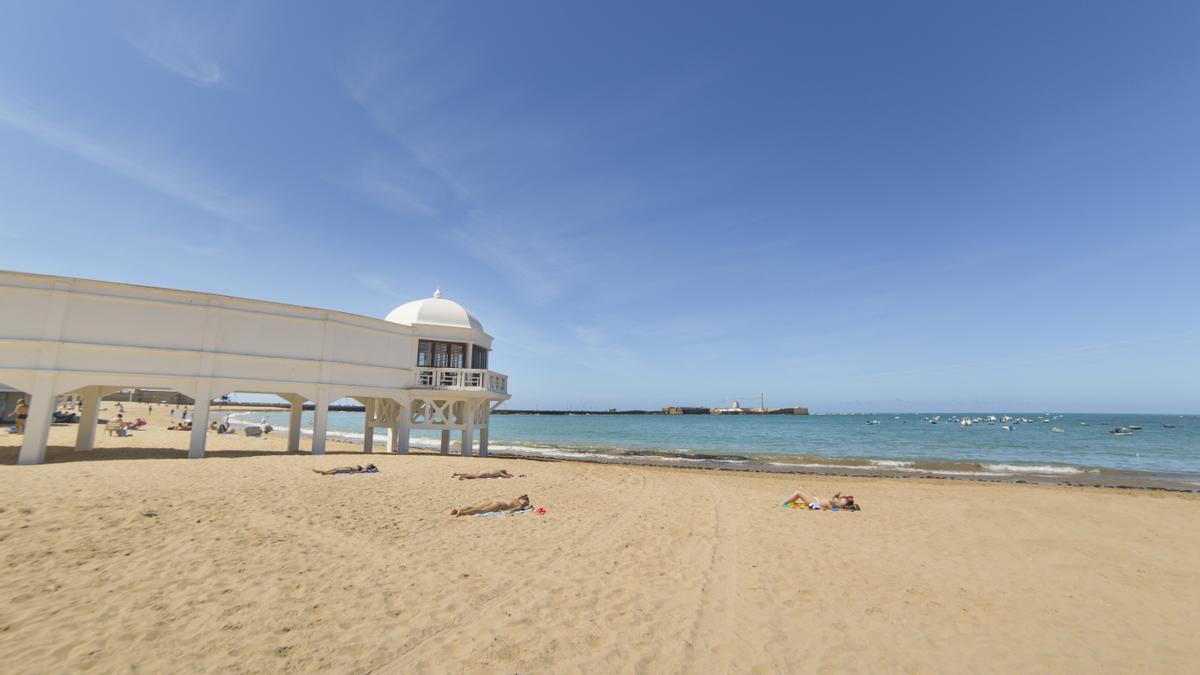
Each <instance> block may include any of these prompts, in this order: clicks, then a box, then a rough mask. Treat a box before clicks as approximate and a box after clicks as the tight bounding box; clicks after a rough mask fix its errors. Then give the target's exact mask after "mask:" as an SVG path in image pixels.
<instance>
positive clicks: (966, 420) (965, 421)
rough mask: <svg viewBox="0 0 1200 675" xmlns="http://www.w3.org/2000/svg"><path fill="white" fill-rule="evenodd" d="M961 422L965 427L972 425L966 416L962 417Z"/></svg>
mask: <svg viewBox="0 0 1200 675" xmlns="http://www.w3.org/2000/svg"><path fill="white" fill-rule="evenodd" d="M959 424H961V425H962V426H964V427H969V426H971V420H969V419H967V418H965V417H964V418H962V421H961V422H959Z"/></svg>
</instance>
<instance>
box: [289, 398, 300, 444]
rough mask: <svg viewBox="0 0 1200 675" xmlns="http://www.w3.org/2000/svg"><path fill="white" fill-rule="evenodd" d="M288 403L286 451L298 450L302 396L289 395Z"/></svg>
mask: <svg viewBox="0 0 1200 675" xmlns="http://www.w3.org/2000/svg"><path fill="white" fill-rule="evenodd" d="M288 403H290V404H292V405H291V408H290V409H289V410H288V444H287V451H288V452H300V423H301V422H302V421H303V417H302V416H303V415H304V397H303V396H291V397H289V398H288Z"/></svg>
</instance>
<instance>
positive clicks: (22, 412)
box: [15, 398, 29, 434]
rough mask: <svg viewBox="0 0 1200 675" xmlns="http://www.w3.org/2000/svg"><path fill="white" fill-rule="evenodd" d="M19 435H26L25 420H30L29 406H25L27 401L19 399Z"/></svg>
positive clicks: (17, 411)
mask: <svg viewBox="0 0 1200 675" xmlns="http://www.w3.org/2000/svg"><path fill="white" fill-rule="evenodd" d="M15 412H16V414H17V433H18V434H23V433H25V420H26V419H28V418H29V406H27V405H25V399H23V398H22V399H17V409H16V411H15Z"/></svg>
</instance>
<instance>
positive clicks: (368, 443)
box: [363, 398, 375, 452]
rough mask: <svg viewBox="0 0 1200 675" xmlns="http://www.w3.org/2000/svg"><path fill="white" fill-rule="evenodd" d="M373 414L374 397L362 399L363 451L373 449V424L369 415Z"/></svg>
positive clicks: (371, 450)
mask: <svg viewBox="0 0 1200 675" xmlns="http://www.w3.org/2000/svg"><path fill="white" fill-rule="evenodd" d="M374 414H375V399H373V398H366V399H363V452H373V451H374V450H375V426H374V425H373V424H371V416H372V415H374Z"/></svg>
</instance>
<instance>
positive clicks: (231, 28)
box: [125, 4, 246, 87]
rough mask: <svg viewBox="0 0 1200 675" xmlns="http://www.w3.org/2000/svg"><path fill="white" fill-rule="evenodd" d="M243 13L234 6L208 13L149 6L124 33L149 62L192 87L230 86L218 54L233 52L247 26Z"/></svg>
mask: <svg viewBox="0 0 1200 675" xmlns="http://www.w3.org/2000/svg"><path fill="white" fill-rule="evenodd" d="M184 7H186V6H184ZM244 10H245V8H244V7H240V6H234V7H226V8H223V9H222V10H220V11H209V10H208V9H207V8H206V6H204V5H202V4H200V5H195V6H192V7H186V8H180V7H176V8H170V9H168V8H166V7H164V6H159V5H147V6H146V7H144V8H143V10H142V11H141V12H140V14H141V16H140V17H139V18H138V19H137V20H135V21H134V22H133V24H132V25H131V26H130V27H129V28H128V29H127V30H126V31H125V40H126V41H127V42H128V43H129V44H130V46H132V47H133V48H134V49H136V50H137V51H138V52H139V53H140V54H141V55H142V56H144V57H145V58H146V60H148V61H149V62H150V63H152V64H154V65H155V66H157V67H159V68H162V69H163V70H165V71H167V72H169V73H173V74H175V75H178V76H179V77H181V78H183V79H184V80H186V81H188V82H190V83H191V84H194V85H196V86H198V87H223V86H228V85H229V74H228V72H227V71H226V68H225V67H223V66H222V64H221V63H220V62H219V61H218V60H217V55H218V54H221V55H228V54H229V53H231V52H232V51H233V47H234V45H235V43H236V42H237V39H236V38H237V36H238V34H239V33H241V32H242V31H241V29H242V28H244V27H245V23H246V22H245V21H244V19H245V18H246V12H245V11H244Z"/></svg>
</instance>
